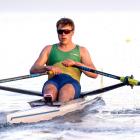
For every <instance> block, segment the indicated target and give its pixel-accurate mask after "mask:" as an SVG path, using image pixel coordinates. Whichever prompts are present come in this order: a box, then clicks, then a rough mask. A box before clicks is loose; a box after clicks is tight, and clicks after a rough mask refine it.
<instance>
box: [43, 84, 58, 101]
mask: <svg viewBox="0 0 140 140" xmlns="http://www.w3.org/2000/svg"><path fill="white" fill-rule="evenodd" d="M57 93H58V91H57V88H56V86H55V85H54V84H47V85H45V86H44V88H43V96H44V98H45V97H46V98H47V97H50V98H52V101H56V99H57Z"/></svg>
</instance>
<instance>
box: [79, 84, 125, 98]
mask: <svg viewBox="0 0 140 140" xmlns="http://www.w3.org/2000/svg"><path fill="white" fill-rule="evenodd" d="M122 86H125V84H124V83H119V84H115V85H111V86H107V87H104V88H100V89H97V90H94V91H90V92H88V93H84V94H81V97H84V96H91V95H96V94H101V93H104V92H107V91H110V90H113V89H117V88H120V87H122Z"/></svg>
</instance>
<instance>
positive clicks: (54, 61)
mask: <svg viewBox="0 0 140 140" xmlns="http://www.w3.org/2000/svg"><path fill="white" fill-rule="evenodd" d="M66 59H71V60H74V61H76V62H81V59H80V48H79V46H78V45H76V46H75V48H74V49H72V50H70V51H68V52H63V51H61V50H60V49H59V48H58V44H54V45H52V48H51V52H50V55H49V58H48V63H47V65H50V66H51V65H53V66H58V67H60V68H61V69H62V73H64V74H68V75H70V76H71V77H72V78H74V79H76V80H77V81H79V82H80V77H81V71H80V70H79V69H77V68H74V67H65V66H64V65H62V63H61V62H62V61H64V60H66ZM51 77H52V75H49V79H50V78H51Z"/></svg>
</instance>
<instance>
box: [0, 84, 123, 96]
mask: <svg viewBox="0 0 140 140" xmlns="http://www.w3.org/2000/svg"><path fill="white" fill-rule="evenodd" d="M125 85H126V84H124V83H119V84H115V85H111V86H107V87H104V88H100V89H97V90H93V91H89V92H82V93H81V97H85V96H90V95H95V94H101V93H104V92H107V91H110V90H113V89H116V88H119V87H122V86H125ZM0 89H1V90H5V91H10V92H16V93H21V94H26V95H34V96H40V97H41V96H42V97H43V95H42V94H41V92H37V91H32V90H25V89H19V88H13V87H7V86H0Z"/></svg>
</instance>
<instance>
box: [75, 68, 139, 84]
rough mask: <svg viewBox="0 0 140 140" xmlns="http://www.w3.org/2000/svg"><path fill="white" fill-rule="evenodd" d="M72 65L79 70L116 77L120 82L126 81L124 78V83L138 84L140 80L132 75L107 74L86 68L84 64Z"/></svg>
mask: <svg viewBox="0 0 140 140" xmlns="http://www.w3.org/2000/svg"><path fill="white" fill-rule="evenodd" d="M74 67H76V68H78V69H81V70H84V71H88V72H93V73H96V74H100V75H103V76H106V77H109V78H113V79H117V80H120V81H121V82H124V83H125V82H126V80H128V81H127V83H126V84H128V85H130V86H134V85H135V86H136V85H140V81H138V80H135V79H133V78H132V77H120V76H116V75H113V74H109V73H105V72H102V71H98V70H94V69H91V68H87V67H84V66H74ZM126 78H127V79H126Z"/></svg>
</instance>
